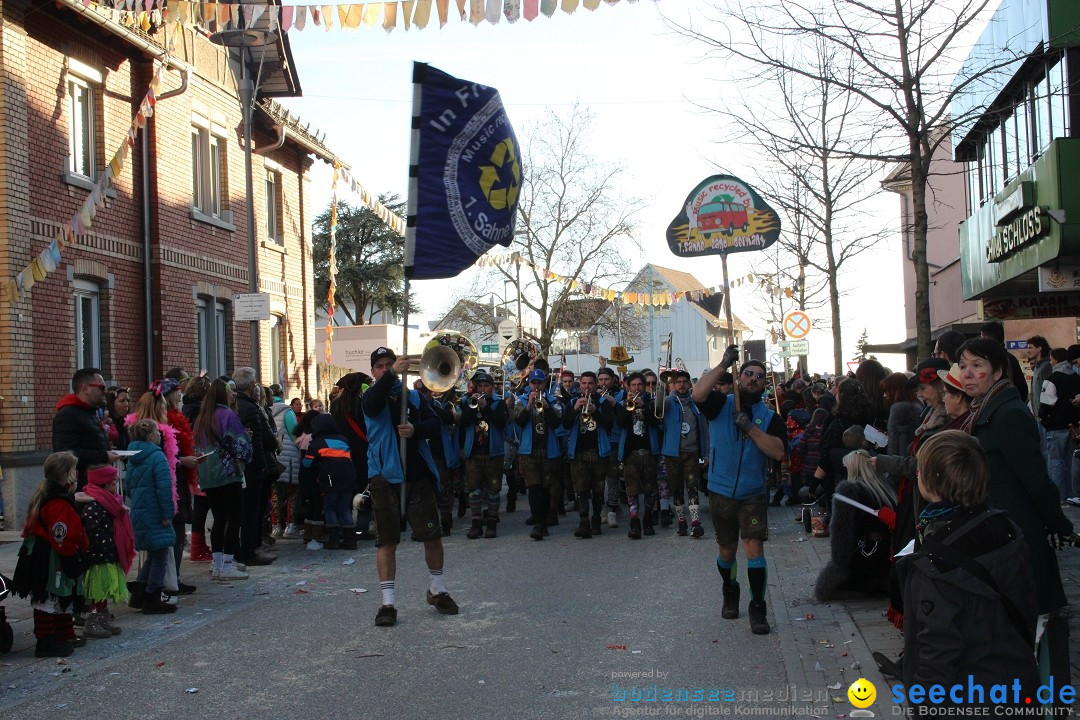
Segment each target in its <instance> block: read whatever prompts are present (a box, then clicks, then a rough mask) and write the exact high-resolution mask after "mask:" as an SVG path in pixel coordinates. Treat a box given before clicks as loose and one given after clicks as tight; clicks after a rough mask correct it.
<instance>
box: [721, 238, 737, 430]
mask: <svg viewBox="0 0 1080 720" xmlns="http://www.w3.org/2000/svg"><path fill="white" fill-rule="evenodd" d="M720 265H721V267H723V269H724V312H725V313H726V314H727V327H728V345H729V346H730V345H734V344H735V323H734V322H733V321H732V318H731V283H729V282H728V272H727V253H726V252H722V253H720ZM732 367H733V368H736V370H735V372H736V373H737V372H738V369H737V367H738V358H736V363H735V365H732ZM732 374H733V375H734V373H732ZM733 380H734V382H733V383H732V387H733V389H734V390H735V393H734V395H735V412H739V411H740V410H742V407H741V406H742V403H741V402H740V400H739V378H738V377H734V378H733Z"/></svg>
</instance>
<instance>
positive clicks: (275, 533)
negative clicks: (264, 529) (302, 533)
mask: <svg viewBox="0 0 1080 720" xmlns="http://www.w3.org/2000/svg"><path fill="white" fill-rule="evenodd" d="M284 535H285V531H284V530H282V529H281V526H280V525H275V526H274V529H273V530H271V531H270V537H272V538H274V539H275V540H279V539H281V538H282V537H284Z"/></svg>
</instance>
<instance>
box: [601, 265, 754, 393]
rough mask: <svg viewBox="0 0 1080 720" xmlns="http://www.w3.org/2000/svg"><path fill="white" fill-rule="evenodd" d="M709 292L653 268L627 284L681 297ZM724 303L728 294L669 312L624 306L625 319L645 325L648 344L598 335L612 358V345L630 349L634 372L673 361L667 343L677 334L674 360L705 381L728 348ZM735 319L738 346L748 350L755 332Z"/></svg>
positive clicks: (681, 275)
mask: <svg viewBox="0 0 1080 720" xmlns="http://www.w3.org/2000/svg"><path fill="white" fill-rule="evenodd" d="M705 287H706V286H705V285H704V283H702V282H701V281H699V280H698V279H697V278H695V277H694V276H693V275H691V274H690V273H685V272H680V271H679V270H672V269H671V268H665V267H660V266H659V265H653V264H649V265H645V266H644V267H643V268H642V269H641V270H640V271H639V272H638V274H637V275H636V276H635V277H634V279H633V280H631V281H630V282H629V283H627V285H626V287H625V288H624V290H623V291H624V292H637V293H679V292H686V291H688V290H691V291H692V290H704V289H705ZM722 302H723V294H717V295H711V296H708V297H705V298H704V299H702V300H699V301H692V300H687V299H685V298H683V299H681V300H679V302H677V303H675V304H673V305H669V306H665V307H655V306H648V307H642V306H637V305H635V306H630V305H623V306H622V307H621V308H619V309H618V312H620V313H622V314H623V315H624V317H629V316H631V315H632V316H633V317H635V318H636V319H639V320H641V321H643V322H642V323H639V326H641V325H644V328H643V332H641V333H639V334H640V335H642V336H643V339H642V340H641V341H640V343H639V344H636V345H632V344H629V343H628V342H624V343H620V342H618V338H616V337H613V336H612V334H611V332H610V331H609V330H606V329H605V330H598V332H599V343H598V344H599V347H600V348H601V351H602V352H603V354H605V355H606V354H607V353H608V352H609V349H610V347H611V346H615V345H619V344H624V345H626V346H627V350H628V351H629V353H630V354H631V355H632V356H633V357H634V362H633V364H631V365H630V368H629V369H631V370H641V369H644V368H652V369H653V370H655V369H656V366H657V364H658V363H657V360H658V358H663V359H664V361H666V360H667V355H668V353H667V348H666V347H663V346H662V344H663V343H665V342H666V341H667V337H668V333H671V335H672V345H673V347H672V352H671V358H672V360H673V361H674V360H675V359H676V358H681V359H682V361H683V363H685V364H686V369H687V370H688V371H689V372H690V375H691V377H694V378H698V377H701V375H702V373H704V372H705V371H706V370H707V369H708V368H711V367H714V366H715V365H717V364H718V363H719V362H720V358H721V357H722V356H723V354H724V349H725V348H726V347H727V346H728V342H729V341H728V330H727V328H728V326H727V319H726V317H725V316H724V309H723V304H722ZM615 312H616V309H615V308H612V309H610V310H608V314H613V313H615ZM732 320H733V324H734V325H735V342H737V343H738V344H739V345H742V343H743V339H744V337H745V336H746V334H747V333H748V332H749V330H750V328H749V327H748V326H747V325H746V324H745V323H744V322H742V321H741V320H739V318H738V317H735V316H733V317H732ZM635 322H637V321H635ZM604 325H605V326H608V325H611V326H617V325H618V324H617V323H610V322H606V323H604Z"/></svg>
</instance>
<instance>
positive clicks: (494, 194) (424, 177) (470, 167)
mask: <svg viewBox="0 0 1080 720" xmlns="http://www.w3.org/2000/svg"><path fill="white" fill-rule="evenodd" d="M521 175H522V172H521V159H520V157H519V153H518V142H517V137H516V136H515V135H514V129H513V128H512V127H511V126H510V120H509V118H507V117H506V111H505V109H504V108H503V104H502V99H501V98H500V97H499V91H498V90H496V89H494V88H490V87H485V86H484V85H478V84H477V83H473V82H469V81H468V80H459V79H458V78H455V77H453V76H451V75H447V74H446V73H444V72H442V71H441V70H437V69H435V68H433V67H431V66H430V65H426V64H424V63H415V64H414V65H413V138H412V158H411V164H410V166H409V210H408V218H407V222H406V230H405V276H406V277H407V278H411V279H414V280H428V279H437V278H449V277H454V276H455V275H457V274H458V273H460V272H461V271H462V270H464V269H465V268H467V267H469V266H470V265H472V264H473V263H474V262H475V261H476V258H478V257H480V256H481V255H483V254H484V253H486V252H487V251H488V250H490V249H491V248H492V247H494V246H495V245H502V246H503V247H508V246H509V245H510V242H511V241H512V240H513V239H514V222H515V220H516V216H517V206H518V192H519V190H520V188H521Z"/></svg>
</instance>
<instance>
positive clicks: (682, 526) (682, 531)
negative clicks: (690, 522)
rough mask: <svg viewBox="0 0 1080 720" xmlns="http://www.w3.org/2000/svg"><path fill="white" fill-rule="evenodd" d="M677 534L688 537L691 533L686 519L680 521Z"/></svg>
mask: <svg viewBox="0 0 1080 720" xmlns="http://www.w3.org/2000/svg"><path fill="white" fill-rule="evenodd" d="M675 534H676V535H678V536H679V537H686V536H687V535H689V534H690V530H689V529H688V528H687V527H686V521H685V520H680V521H679V530H678V531H677V532H676V533H675Z"/></svg>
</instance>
